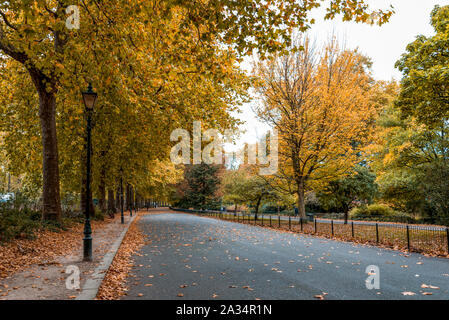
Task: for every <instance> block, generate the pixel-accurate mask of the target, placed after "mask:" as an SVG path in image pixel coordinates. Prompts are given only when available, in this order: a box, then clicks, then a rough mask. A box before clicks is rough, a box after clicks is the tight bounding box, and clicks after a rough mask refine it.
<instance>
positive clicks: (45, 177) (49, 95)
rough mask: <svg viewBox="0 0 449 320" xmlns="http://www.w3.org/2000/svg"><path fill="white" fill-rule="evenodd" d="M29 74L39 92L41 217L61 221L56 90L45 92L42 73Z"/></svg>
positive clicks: (46, 219) (31, 72)
mask: <svg viewBox="0 0 449 320" xmlns="http://www.w3.org/2000/svg"><path fill="white" fill-rule="evenodd" d="M30 74H31V78H32V79H33V82H34V84H35V86H36V89H37V91H38V94H39V118H40V123H41V135H42V181H43V185H42V189H43V190H42V207H43V210H42V219H43V220H45V221H61V217H62V210H61V197H60V189H59V163H58V162H59V156H58V139H57V134H56V92H55V91H52V92H47V90H46V85H45V81H44V77H43V75H40V74H39V73H38V72H37V71H31V70H30Z"/></svg>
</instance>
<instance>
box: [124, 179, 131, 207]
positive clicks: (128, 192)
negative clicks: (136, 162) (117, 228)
mask: <svg viewBox="0 0 449 320" xmlns="http://www.w3.org/2000/svg"><path fill="white" fill-rule="evenodd" d="M125 209H127V210H130V209H131V186H130V185H129V183H127V184H126V202H125Z"/></svg>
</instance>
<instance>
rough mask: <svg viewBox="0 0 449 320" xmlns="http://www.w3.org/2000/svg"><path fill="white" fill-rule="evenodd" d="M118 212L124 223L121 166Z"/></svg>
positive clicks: (121, 171)
mask: <svg viewBox="0 0 449 320" xmlns="http://www.w3.org/2000/svg"><path fill="white" fill-rule="evenodd" d="M120 213H121V216H120V218H121V222H122V224H124V223H125V215H124V214H123V168H120Z"/></svg>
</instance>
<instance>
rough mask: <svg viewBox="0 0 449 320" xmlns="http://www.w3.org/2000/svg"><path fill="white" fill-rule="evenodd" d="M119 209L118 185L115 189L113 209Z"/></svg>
mask: <svg viewBox="0 0 449 320" xmlns="http://www.w3.org/2000/svg"><path fill="white" fill-rule="evenodd" d="M117 210H120V186H119V187H117V190H116V191H115V211H117Z"/></svg>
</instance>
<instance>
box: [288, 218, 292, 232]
mask: <svg viewBox="0 0 449 320" xmlns="http://www.w3.org/2000/svg"><path fill="white" fill-rule="evenodd" d="M291 228H292V217H291V216H288V230H291Z"/></svg>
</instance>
